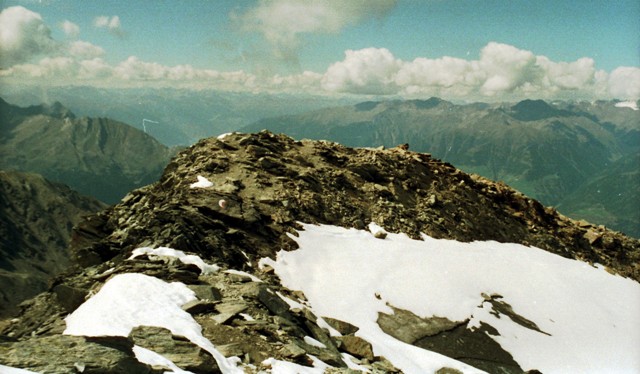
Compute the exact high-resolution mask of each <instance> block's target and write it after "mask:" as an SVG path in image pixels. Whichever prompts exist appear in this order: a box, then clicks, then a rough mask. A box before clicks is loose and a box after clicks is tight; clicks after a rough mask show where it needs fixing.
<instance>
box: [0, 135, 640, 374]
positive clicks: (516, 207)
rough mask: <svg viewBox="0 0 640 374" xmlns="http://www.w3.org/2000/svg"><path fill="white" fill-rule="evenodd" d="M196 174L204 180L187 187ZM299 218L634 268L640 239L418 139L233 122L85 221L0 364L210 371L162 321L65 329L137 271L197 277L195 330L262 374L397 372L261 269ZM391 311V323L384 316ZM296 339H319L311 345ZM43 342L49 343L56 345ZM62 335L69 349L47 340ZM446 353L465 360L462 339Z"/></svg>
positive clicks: (287, 245) (637, 270)
mask: <svg viewBox="0 0 640 374" xmlns="http://www.w3.org/2000/svg"><path fill="white" fill-rule="evenodd" d="M199 177H200V178H199ZM202 178H204V179H206V180H208V181H210V182H211V185H204V186H203V188H193V187H194V183H196V182H198V181H199V180H201V181H203V180H204V179H202ZM299 222H304V223H318V224H331V225H337V226H343V227H354V228H359V229H365V228H366V227H367V224H368V223H370V222H375V223H376V224H378V225H380V226H382V227H383V228H384V229H385V230H387V231H388V232H403V233H406V234H407V235H409V236H411V237H413V238H416V239H420V233H425V234H427V235H430V236H432V237H434V238H447V239H455V240H459V241H465V242H468V241H474V240H495V241H499V242H513V243H521V244H524V245H530V246H536V247H539V248H542V249H544V250H547V251H550V252H553V253H555V254H558V255H560V256H563V257H566V258H573V259H579V260H582V261H585V262H588V263H592V264H596V263H597V264H601V265H603V266H605V267H606V268H607V269H608V270H609V271H610V272H611V273H615V274H619V275H621V276H624V277H629V278H632V279H634V280H635V281H639V280H640V265H639V264H640V261H638V260H639V259H640V241H639V240H636V239H633V238H629V237H626V236H625V235H623V234H620V233H618V232H614V231H611V230H608V229H607V228H605V227H603V226H595V225H592V224H589V223H587V222H584V221H574V220H572V219H570V218H567V217H565V216H563V215H561V214H559V213H558V212H557V211H555V210H554V209H552V208H547V207H544V206H543V205H541V204H540V203H539V202H538V201H536V200H534V199H531V198H528V197H527V196H524V195H523V194H521V193H519V192H518V191H516V190H514V189H512V188H510V187H508V186H506V185H504V184H502V183H496V182H492V181H490V180H487V179H485V178H482V177H479V176H477V175H469V174H466V173H464V172H462V171H460V170H458V169H456V168H455V167H454V166H452V165H450V164H448V163H446V162H442V161H440V160H437V159H435V158H433V157H431V156H430V155H429V154H426V153H416V152H412V151H410V150H409V149H408V145H400V146H398V147H395V148H389V149H384V148H378V149H371V148H348V147H344V146H341V145H339V144H337V143H331V142H326V141H309V140H302V141H296V140H294V139H292V138H290V137H287V136H284V135H275V134H272V133H270V132H267V131H263V132H260V133H256V134H240V133H233V134H227V135H225V136H221V137H218V138H208V139H204V140H201V141H199V142H198V143H197V144H195V145H193V146H191V147H189V148H188V149H185V150H184V151H182V152H181V153H179V154H178V155H177V156H176V157H174V158H173V160H172V161H171V162H170V163H169V164H168V166H167V167H166V168H165V170H164V173H163V175H162V177H161V178H160V180H159V181H158V182H156V183H154V184H152V185H149V186H146V187H143V188H140V189H138V190H134V191H132V192H131V193H129V194H128V195H127V196H126V197H125V198H124V199H123V200H122V201H121V202H120V203H119V204H117V205H114V206H112V207H109V208H108V209H106V210H104V211H102V212H100V213H98V214H95V215H92V216H90V217H88V218H87V219H85V220H84V221H83V222H81V223H80V224H79V225H78V226H77V227H76V228H75V229H74V233H73V236H72V240H71V245H70V250H71V253H72V255H73V257H74V260H75V265H74V266H73V267H72V268H70V269H69V271H68V272H67V273H65V274H63V275H61V276H59V277H57V278H56V279H55V280H54V281H53V282H52V284H51V286H50V288H49V290H48V291H47V292H45V293H42V294H40V295H38V296H37V297H36V298H34V299H31V300H29V301H27V302H25V303H23V304H22V305H21V308H22V310H21V313H20V314H19V315H18V316H16V318H15V319H13V320H10V321H5V322H2V324H1V325H0V329H1V333H2V335H1V336H2V339H1V340H0V364H3V365H8V366H14V367H23V368H27V369H30V370H34V371H39V370H43V371H45V372H48V373H67V372H76V371H77V370H78V369H77V367H78V365H79V362H81V366H82V367H83V370H84V371H83V372H114V373H115V372H119V373H125V372H127V373H134V372H136V373H137V372H139V373H143V372H159V371H160V372H161V370H163V369H162V368H157V367H156V368H154V367H150V366H148V365H145V364H141V363H139V362H137V361H136V360H135V359H133V353H132V348H131V347H132V346H133V344H136V345H139V346H142V347H153V349H154V350H155V351H156V352H161V351H162V352H166V353H167V354H170V355H171V357H172V360H173V361H174V362H175V363H176V364H177V365H178V366H180V367H182V368H184V369H186V370H190V371H192V372H194V373H205V372H207V373H208V372H218V371H219V369H218V368H217V367H216V365H215V361H214V360H213V358H212V357H211V356H210V355H208V353H207V352H204V351H202V350H201V349H200V348H198V347H195V346H190V345H189V344H188V343H187V342H185V340H184V339H183V338H181V337H178V336H173V335H172V334H171V333H170V332H169V331H167V330H163V329H161V328H153V327H139V328H136V329H134V330H133V331H132V332H131V334H130V335H129V336H128V337H100V338H88V337H87V338H84V337H75V336H67V335H62V332H63V330H64V328H65V322H64V317H65V316H66V315H68V314H69V313H71V312H73V311H74V310H75V309H76V308H77V307H78V306H79V305H80V304H82V303H83V302H84V301H85V300H86V299H87V298H89V296H90V295H93V294H95V293H96V292H97V291H98V290H99V289H100V287H101V286H102V285H104V283H105V282H106V281H107V280H108V279H111V278H112V277H114V276H115V275H117V274H123V273H143V274H146V275H150V276H154V277H157V278H160V279H164V280H168V281H180V282H183V283H185V284H187V285H188V287H189V288H191V289H192V290H194V292H196V295H197V296H198V298H199V301H197V302H195V303H192V304H190V305H185V306H184V308H185V309H186V310H187V311H189V312H190V313H191V314H192V315H193V316H194V318H195V319H196V320H197V321H198V322H199V323H200V324H201V326H202V327H203V335H204V336H205V337H206V338H207V339H209V340H210V341H211V342H212V343H213V344H214V345H215V346H216V348H217V349H218V350H219V351H220V352H221V353H223V354H224V355H225V356H227V357H229V356H238V357H240V358H241V359H242V360H243V362H244V363H246V364H247V365H253V367H254V368H255V370H256V371H258V370H260V369H264V367H263V361H264V360H265V359H267V358H269V357H274V358H277V359H279V360H285V361H293V362H297V363H299V364H303V365H311V362H309V358H308V356H307V354H311V355H313V356H315V357H318V358H319V359H320V360H322V361H323V362H325V363H326V364H328V365H330V366H331V367H333V368H334V369H335V372H350V371H349V370H351V369H348V368H346V366H345V363H344V361H343V360H342V356H341V354H342V353H348V354H350V355H352V356H354V357H356V358H357V359H358V360H359V363H360V364H361V365H363V367H365V368H367V369H369V370H371V371H372V372H378V373H382V372H397V371H398V370H397V369H396V368H394V367H393V365H392V364H391V363H390V362H388V361H387V360H386V359H385V358H384V357H379V356H374V355H373V352H372V351H371V345H370V344H368V343H367V342H366V341H364V340H363V339H362V338H359V337H358V336H356V335H354V334H353V333H354V331H353V329H352V327H353V326H349V325H348V324H346V323H342V322H341V321H338V320H333V321H329V320H327V322H330V324H331V325H332V326H333V327H334V328H335V329H336V330H338V331H339V332H340V333H341V334H342V336H340V337H335V336H330V335H329V334H328V333H327V331H326V330H325V329H324V328H323V327H322V326H320V323H319V322H318V321H319V320H318V318H319V317H321V316H315V315H314V314H313V313H311V312H310V311H309V310H307V309H304V308H302V309H301V308H293V309H291V308H290V306H289V305H288V304H287V303H286V302H285V301H283V299H282V298H281V297H278V296H276V295H283V296H286V297H288V298H289V299H292V300H297V301H299V302H301V303H304V300H305V296H304V295H303V294H301V293H300V292H296V291H291V290H289V289H287V288H285V287H283V286H282V285H281V284H280V282H279V279H278V277H277V276H276V275H275V274H274V272H273V269H270V268H269V267H259V266H258V262H259V261H260V259H262V258H264V257H270V258H275V254H276V252H278V251H279V250H281V249H285V250H291V249H294V248H295V247H296V243H295V241H294V240H292V238H291V237H290V235H296V232H297V230H299V229H300V228H301V227H300V224H299ZM375 234H377V233H375ZM380 235H381V236H384V234H380ZM139 247H152V248H157V247H171V248H174V249H176V250H182V251H184V252H187V253H193V254H197V255H198V256H200V257H202V258H203V259H204V260H205V261H207V262H209V263H215V264H217V265H218V266H220V267H221V271H219V272H217V273H215V274H203V273H202V272H201V271H200V269H199V268H197V267H195V266H193V265H185V264H183V263H180V262H179V261H173V260H171V259H168V258H163V257H162V256H160V257H158V256H150V255H142V256H139V257H136V258H135V259H130V257H131V254H132V252H133V251H134V249H136V248H139ZM256 276H257V277H258V278H260V279H261V282H257V281H256V279H255V277H256ZM345 287H348V285H345ZM243 313H248V314H250V315H251V316H252V317H253V318H252V319H251V320H248V319H246V318H243V317H242V314H243ZM397 315H400V316H402V315H403V313H402V311H399V312H398V313H397ZM414 317H415V318H417V317H416V316H408V317H407V318H408V319H411V318H414ZM513 318H515V317H513ZM394 323H396V324H397V323H399V322H398V321H390V322H389V323H388V325H390V326H393V325H394ZM445 325H446V324H445ZM450 328H451V326H448V327H447V326H445V327H442V329H450ZM436 329H437V328H436ZM305 336H310V337H313V338H314V339H315V340H317V341H319V342H321V343H322V345H321V346H320V345H314V344H310V343H309V341H308V340H306V339H305V338H304V337H305ZM465 338H466V337H465ZM469 339H471V338H469ZM478 344H480V343H478ZM42 347H50V349H49V350H48V351H49V352H46V351H47V350H46V349H43V348H42ZM64 347H73V349H71V348H68V349H67V350H66V352H67V354H66V355H60V354H57V353H56V352H57V351H60V350H64ZM461 349H463V348H461ZM499 351H500V348H499V346H498V347H495V348H493V349H492V350H491V351H490V352H485V353H480V354H478V356H477V357H474V358H473V363H474V366H476V367H479V368H482V369H483V370H487V371H489V372H497V371H500V372H509V373H517V372H523V370H522V369H521V368H520V367H519V366H518V364H517V363H515V362H514V361H513V360H512V359H511V358H510V356H509V355H508V353H507V354H506V355H505V352H499ZM496 352H498V353H500V354H498V353H496ZM36 353H37V354H36ZM445 354H447V355H449V356H450V357H454V358H455V357H458V358H459V357H463V358H464V357H469V356H468V354H469V352H464V351H460V352H451V350H449V351H448V352H446V353H445ZM496 357H498V358H496ZM247 367H250V366H247ZM74 368H75V369H74ZM89 369H91V370H89ZM334 369H332V370H334ZM74 370H76V371H74ZM92 370H93V371H92ZM443 370H444V371H441V372H442V373H444V372H451V373H452V372H456V371H451V370H449V371H447V370H448V369H446V368H443Z"/></svg>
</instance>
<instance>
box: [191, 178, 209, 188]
mask: <svg viewBox="0 0 640 374" xmlns="http://www.w3.org/2000/svg"><path fill="white" fill-rule="evenodd" d="M211 186H213V183H211V182H210V181H209V180H208V179H207V178H205V177H203V176H202V175H198V181H197V182H195V183H191V185H189V187H191V188H209V187H211Z"/></svg>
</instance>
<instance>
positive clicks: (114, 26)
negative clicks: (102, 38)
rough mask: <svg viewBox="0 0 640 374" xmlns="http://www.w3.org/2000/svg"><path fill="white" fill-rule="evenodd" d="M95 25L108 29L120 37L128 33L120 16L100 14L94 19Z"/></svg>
mask: <svg viewBox="0 0 640 374" xmlns="http://www.w3.org/2000/svg"><path fill="white" fill-rule="evenodd" d="M93 26H94V27H96V28H99V29H107V31H109V32H110V33H111V34H113V35H115V36H117V37H119V38H123V37H124V36H125V35H126V33H125V32H124V30H123V29H122V25H121V23H120V17H118V16H112V17H109V16H98V17H96V18H94V19H93Z"/></svg>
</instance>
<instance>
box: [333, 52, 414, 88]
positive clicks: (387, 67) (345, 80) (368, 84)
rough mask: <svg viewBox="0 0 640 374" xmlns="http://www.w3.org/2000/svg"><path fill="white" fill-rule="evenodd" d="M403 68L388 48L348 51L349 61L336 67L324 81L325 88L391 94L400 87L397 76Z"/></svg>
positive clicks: (346, 54)
mask: <svg viewBox="0 0 640 374" xmlns="http://www.w3.org/2000/svg"><path fill="white" fill-rule="evenodd" d="M401 66H402V62H401V61H400V60H398V59H396V58H395V57H394V56H393V54H392V53H391V52H390V51H389V50H388V49H386V48H365V49H361V50H358V51H353V50H348V51H346V52H345V59H344V60H343V61H340V62H336V63H334V64H332V65H331V66H330V67H329V69H328V70H327V72H326V73H325V75H324V76H323V78H322V87H323V88H324V89H326V90H328V91H339V92H350V93H361V94H389V93H395V92H397V90H398V87H397V86H396V84H395V77H396V75H397V73H398V71H399V69H400V67H401Z"/></svg>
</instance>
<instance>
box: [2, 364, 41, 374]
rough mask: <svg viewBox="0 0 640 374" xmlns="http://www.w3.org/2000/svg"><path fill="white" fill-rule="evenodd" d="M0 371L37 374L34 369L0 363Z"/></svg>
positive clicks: (14, 373)
mask: <svg viewBox="0 0 640 374" xmlns="http://www.w3.org/2000/svg"><path fill="white" fill-rule="evenodd" d="M0 373H2V374H37V373H36V372H35V371H31V370H26V369H17V368H12V367H10V366H4V365H0Z"/></svg>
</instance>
